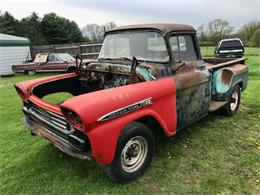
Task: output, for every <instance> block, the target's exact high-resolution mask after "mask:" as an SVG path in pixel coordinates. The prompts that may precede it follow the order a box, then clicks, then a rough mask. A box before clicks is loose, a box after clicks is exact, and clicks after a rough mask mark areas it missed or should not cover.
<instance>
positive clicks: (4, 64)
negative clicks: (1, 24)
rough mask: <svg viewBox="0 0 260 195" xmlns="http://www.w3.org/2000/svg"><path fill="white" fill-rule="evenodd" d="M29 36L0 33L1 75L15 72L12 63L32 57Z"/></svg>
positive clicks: (19, 62)
mask: <svg viewBox="0 0 260 195" xmlns="http://www.w3.org/2000/svg"><path fill="white" fill-rule="evenodd" d="M30 44H31V43H30V41H29V39H27V38H23V37H17V36H12V35H7V34H2V33H0V75H1V76H2V75H11V74H13V71H12V65H15V64H21V63H22V62H23V61H25V60H26V59H31V52H30Z"/></svg>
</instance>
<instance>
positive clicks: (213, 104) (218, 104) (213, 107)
mask: <svg viewBox="0 0 260 195" xmlns="http://www.w3.org/2000/svg"><path fill="white" fill-rule="evenodd" d="M227 103H228V101H212V102H211V103H210V106H209V111H210V112H213V111H215V110H217V109H219V108H221V107H222V106H224V105H225V104H227Z"/></svg>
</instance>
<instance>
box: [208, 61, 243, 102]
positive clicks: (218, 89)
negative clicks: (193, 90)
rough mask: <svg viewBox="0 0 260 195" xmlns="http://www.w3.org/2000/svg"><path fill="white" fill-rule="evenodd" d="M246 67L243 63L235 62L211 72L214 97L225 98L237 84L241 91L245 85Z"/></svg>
mask: <svg viewBox="0 0 260 195" xmlns="http://www.w3.org/2000/svg"><path fill="white" fill-rule="evenodd" d="M247 72H248V67H247V66H245V65H244V64H237V65H234V66H230V67H225V68H221V69H219V70H217V71H215V72H213V79H212V95H213V97H214V99H218V100H226V99H227V98H228V97H229V95H230V93H231V91H232V88H233V87H234V86H235V85H237V84H239V86H240V87H241V89H242V91H243V90H244V89H245V88H246V86H247Z"/></svg>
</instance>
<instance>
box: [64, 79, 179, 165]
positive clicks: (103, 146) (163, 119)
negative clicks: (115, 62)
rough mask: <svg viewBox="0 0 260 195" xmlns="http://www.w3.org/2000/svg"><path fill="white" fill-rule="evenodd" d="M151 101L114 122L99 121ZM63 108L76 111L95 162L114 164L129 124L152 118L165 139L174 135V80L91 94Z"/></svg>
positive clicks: (68, 101) (151, 82)
mask: <svg viewBox="0 0 260 195" xmlns="http://www.w3.org/2000/svg"><path fill="white" fill-rule="evenodd" d="M147 98H151V101H152V104H150V105H147V106H144V107H142V108H140V109H137V110H133V111H131V112H128V113H126V114H122V115H120V116H117V117H115V118H113V119H110V120H106V121H98V119H100V118H101V117H102V116H104V115H106V114H108V113H110V112H112V111H115V110H118V109H120V108H122V107H126V106H128V105H132V104H134V103H136V102H139V101H141V100H144V99H147ZM62 107H64V108H67V109H70V110H72V111H74V112H76V113H77V114H78V115H79V117H80V118H81V120H82V121H83V123H84V126H85V129H86V130H85V132H84V133H85V134H87V136H88V137H89V140H90V144H91V150H92V155H93V157H94V158H95V160H96V161H97V163H99V164H102V165H105V164H109V163H111V162H112V161H113V159H114V155H115V151H116V145H117V141H118V137H119V136H120V133H121V131H122V129H123V128H124V127H125V126H126V125H127V124H129V123H131V122H132V121H135V120H137V119H139V118H142V117H144V116H151V117H153V118H154V119H155V120H157V121H158V122H159V124H161V127H162V129H163V130H164V132H165V133H166V134H167V135H168V136H172V135H174V134H175V133H176V121H177V120H176V84H175V81H174V79H173V78H165V79H160V80H158V81H149V82H143V83H139V84H133V85H127V86H123V87H118V88H113V89H109V90H103V91H99V92H93V93H90V94H85V95H81V96H79V97H75V98H72V99H71V100H67V101H65V102H64V103H63V104H62Z"/></svg>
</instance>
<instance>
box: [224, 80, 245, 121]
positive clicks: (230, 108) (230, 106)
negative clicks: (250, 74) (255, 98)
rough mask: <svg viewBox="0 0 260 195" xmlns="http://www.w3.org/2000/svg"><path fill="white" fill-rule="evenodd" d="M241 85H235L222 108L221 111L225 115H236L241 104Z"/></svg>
mask: <svg viewBox="0 0 260 195" xmlns="http://www.w3.org/2000/svg"><path fill="white" fill-rule="evenodd" d="M240 94H241V92H240V87H239V86H238V85H235V86H234V87H233V89H232V93H231V95H230V97H229V100H228V103H227V104H226V105H225V106H223V107H222V108H220V113H221V114H223V115H225V116H234V115H235V114H236V113H237V111H238V109H239V105H240Z"/></svg>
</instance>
